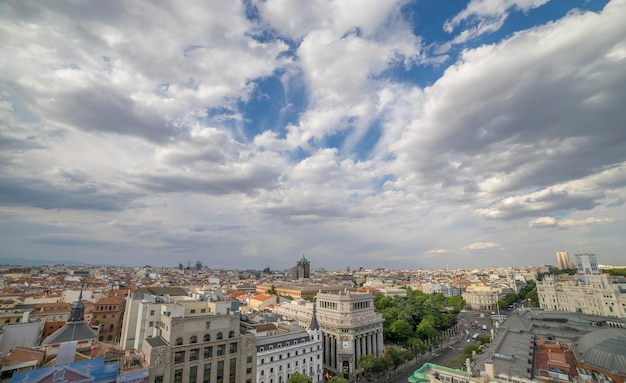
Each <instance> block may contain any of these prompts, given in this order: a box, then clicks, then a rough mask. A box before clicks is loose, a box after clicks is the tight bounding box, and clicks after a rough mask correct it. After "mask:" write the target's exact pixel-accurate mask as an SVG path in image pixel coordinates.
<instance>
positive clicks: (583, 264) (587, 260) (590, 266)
mask: <svg viewBox="0 0 626 383" xmlns="http://www.w3.org/2000/svg"><path fill="white" fill-rule="evenodd" d="M574 257H575V258H576V267H577V268H578V274H585V275H587V274H600V269H598V260H597V258H596V255H595V254H591V253H580V254H576V255H575V256H574Z"/></svg>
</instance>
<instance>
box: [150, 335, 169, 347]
mask: <svg viewBox="0 0 626 383" xmlns="http://www.w3.org/2000/svg"><path fill="white" fill-rule="evenodd" d="M146 343H148V344H149V345H150V347H152V348H155V347H161V346H167V342H166V341H165V339H163V338H162V337H160V336H157V337H156V338H146Z"/></svg>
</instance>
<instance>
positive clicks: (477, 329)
mask: <svg viewBox="0 0 626 383" xmlns="http://www.w3.org/2000/svg"><path fill="white" fill-rule="evenodd" d="M481 314H482V315H481ZM501 314H503V315H504V314H506V313H501ZM491 315H492V314H491V313H490V312H480V313H478V312H462V313H459V315H458V320H459V327H460V330H461V331H459V335H458V336H456V337H454V338H452V339H449V340H447V342H446V345H445V346H443V347H442V348H441V349H440V350H438V352H436V353H435V354H434V355H432V356H431V357H429V358H428V359H425V360H422V361H420V363H418V364H417V365H416V366H413V367H410V368H408V367H407V368H406V370H405V371H403V372H402V373H401V374H399V375H398V376H396V377H393V378H391V379H389V380H387V382H390V383H407V382H408V378H409V376H411V375H412V374H413V371H415V370H416V369H418V368H419V367H421V365H422V364H423V363H426V362H430V363H435V364H438V365H440V366H446V365H447V364H448V363H449V362H450V361H452V360H454V363H453V364H451V365H450V366H449V367H452V368H460V367H461V366H462V365H463V364H464V363H465V360H464V359H463V358H460V357H459V356H460V355H461V354H462V353H463V349H465V347H467V346H469V345H470V343H472V342H473V340H472V336H473V335H474V334H478V337H481V336H483V335H491V329H493V328H495V326H496V323H494V321H492V320H491ZM496 315H497V314H496ZM483 325H484V326H485V327H486V331H483V329H482V328H483ZM465 330H467V332H466V331H465ZM468 333H469V335H468ZM468 340H469V341H468Z"/></svg>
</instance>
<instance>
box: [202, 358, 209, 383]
mask: <svg viewBox="0 0 626 383" xmlns="http://www.w3.org/2000/svg"><path fill="white" fill-rule="evenodd" d="M210 382H211V363H205V364H204V371H203V373H202V383H210Z"/></svg>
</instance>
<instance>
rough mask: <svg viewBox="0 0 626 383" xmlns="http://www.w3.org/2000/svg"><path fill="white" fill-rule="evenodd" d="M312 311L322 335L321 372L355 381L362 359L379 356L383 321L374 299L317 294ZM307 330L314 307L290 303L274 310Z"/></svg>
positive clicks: (351, 294)
mask: <svg viewBox="0 0 626 383" xmlns="http://www.w3.org/2000/svg"><path fill="white" fill-rule="evenodd" d="M315 307H316V309H317V322H318V323H319V326H320V328H321V330H322V333H323V335H324V369H325V370H326V371H329V372H330V373H331V375H338V376H341V377H343V378H345V379H347V380H349V381H354V380H355V379H356V378H357V376H358V375H359V374H360V372H361V371H362V369H361V367H360V366H359V359H360V357H361V355H374V356H375V357H380V356H382V353H383V350H384V345H383V318H382V316H381V314H378V313H376V312H375V311H374V296H373V295H372V294H371V293H369V292H351V291H348V290H343V291H341V292H339V293H318V294H317V299H316V304H315ZM274 311H275V312H276V313H278V314H281V315H283V316H284V317H286V318H290V319H295V320H297V321H298V322H300V324H301V325H302V326H304V327H308V326H309V325H310V323H311V319H312V316H313V304H312V303H309V302H305V301H302V300H300V301H293V302H292V303H285V304H281V305H280V307H278V308H276V309H275V310H274Z"/></svg>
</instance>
